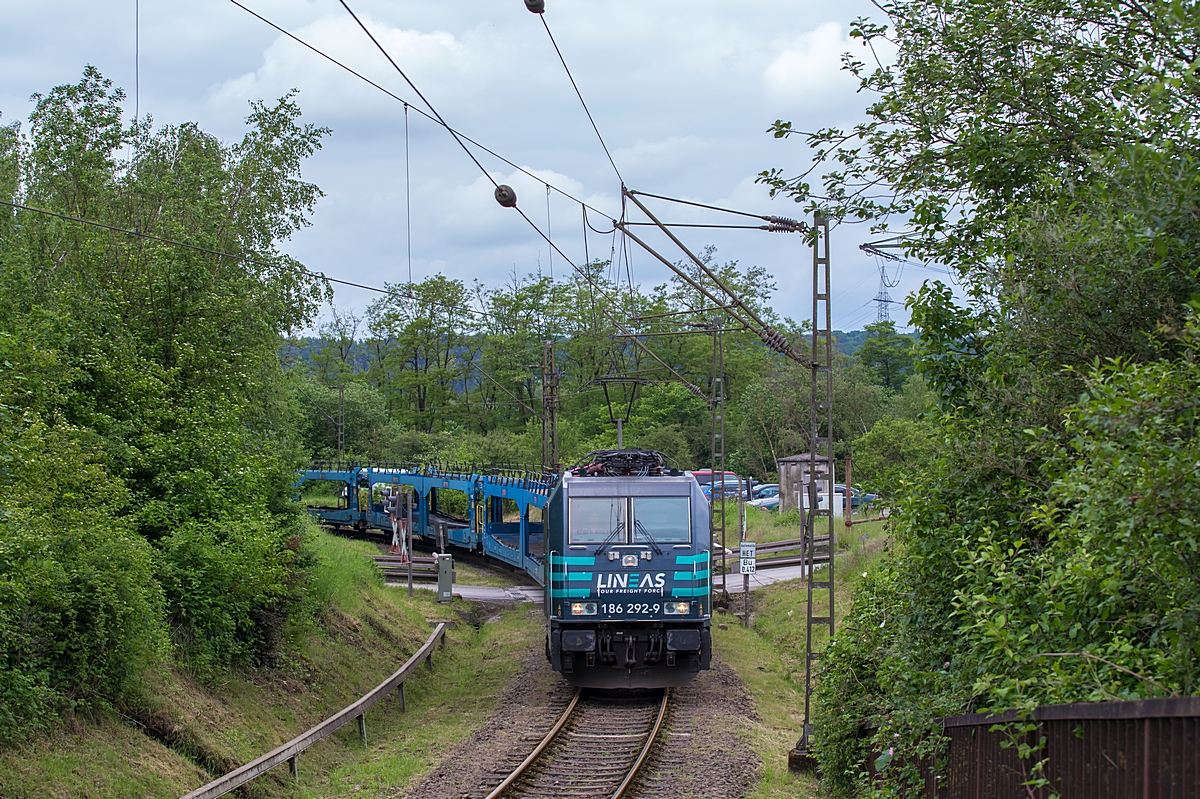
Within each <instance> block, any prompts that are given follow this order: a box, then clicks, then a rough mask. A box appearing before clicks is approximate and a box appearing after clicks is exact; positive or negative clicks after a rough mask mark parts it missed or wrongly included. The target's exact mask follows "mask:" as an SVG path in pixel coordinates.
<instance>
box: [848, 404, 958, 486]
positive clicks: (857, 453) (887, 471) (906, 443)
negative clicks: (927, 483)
mask: <svg viewBox="0 0 1200 799" xmlns="http://www.w3.org/2000/svg"><path fill="white" fill-rule="evenodd" d="M937 454H938V441H937V431H936V428H934V426H933V425H931V424H930V423H928V422H920V421H911V420H908V419H893V418H892V417H890V416H885V417H883V418H882V419H880V420H879V421H877V422H876V423H875V424H874V426H873V427H871V429H870V431H869V432H867V433H865V434H863V435H862V436H859V437H858V438H857V439H855V440H854V475H855V482H856V483H859V484H861V485H863V486H866V487H867V488H868V489H869V490H872V491H878V492H880V493H882V494H884V495H885V496H889V497H890V496H894V495H895V493H896V489H897V488H898V487H899V486H901V485H902V484H904V483H918V484H919V483H920V482H921V481H922V480H923V479H924V474H925V472H927V471H929V470H931V469H932V468H933V465H934V463H935V461H936V459H937Z"/></svg>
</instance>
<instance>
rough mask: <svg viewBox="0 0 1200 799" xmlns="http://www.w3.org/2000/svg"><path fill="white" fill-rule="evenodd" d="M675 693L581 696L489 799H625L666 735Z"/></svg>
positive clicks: (577, 694) (657, 692)
mask: <svg viewBox="0 0 1200 799" xmlns="http://www.w3.org/2000/svg"><path fill="white" fill-rule="evenodd" d="M669 702H670V689H665V690H662V691H656V692H654V693H653V694H652V695H650V696H649V697H646V698H640V697H639V698H624V697H622V698H614V697H607V696H599V695H585V694H583V693H582V692H577V693H576V694H575V696H574V697H573V698H572V699H571V702H570V704H568V706H567V708H566V710H564V711H563V713H562V715H561V716H560V717H559V718H558V720H557V721H556V722H555V724H554V725H553V726H552V727H551V728H550V730H549V732H547V734H546V735H545V736H544V737H543V738H542V739H541V741H540V742H539V743H538V745H537V746H536V747H535V748H534V750H533V752H532V753H530V755H529V756H528V757H527V758H525V760H524V761H523V762H522V763H521V764H520V765H518V766H517V767H516V768H515V769H513V770H512V771H511V772H510V773H509V774H508V775H506V776H505V777H504V778H503V779H502V780H501V781H500V784H499V785H497V786H495V787H494V788H493V789H492V790H491V791H490V793H488V794H487V795H486V799H501V798H502V797H503V799H542V798H543V797H545V798H546V799H549V798H550V797H555V798H557V797H564V798H566V797H569V798H570V799H620V797H622V796H625V795H626V794H627V791H628V789H629V788H630V786H631V785H632V784H633V782H634V780H635V779H636V778H637V776H638V772H639V770H640V769H641V768H642V766H643V765H644V764H645V762H646V760H647V759H648V757H649V755H650V750H651V749H652V748H653V747H654V742H655V740H656V739H657V738H658V736H659V733H660V731H661V730H662V725H663V720H664V718H665V717H666V715H667V706H668V704H669Z"/></svg>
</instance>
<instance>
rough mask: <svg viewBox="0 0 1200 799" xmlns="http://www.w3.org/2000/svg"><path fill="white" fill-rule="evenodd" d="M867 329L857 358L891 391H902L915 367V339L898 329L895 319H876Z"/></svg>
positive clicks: (856, 355)
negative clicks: (881, 320) (903, 334)
mask: <svg viewBox="0 0 1200 799" xmlns="http://www.w3.org/2000/svg"><path fill="white" fill-rule="evenodd" d="M866 331H867V335H866V338H864V339H863V343H862V345H861V346H860V347H859V348H858V351H857V352H855V353H854V360H855V362H857V363H861V364H863V365H865V366H866V367H867V368H868V369H870V370H871V371H872V372H873V373H874V374H875V377H876V379H877V380H878V381H879V384H880V385H881V386H883V387H884V388H885V389H887V390H888V391H892V392H894V391H899V390H900V388H901V387H902V386H903V385H904V381H905V380H907V379H908V376H909V375H911V374H912V371H913V342H912V339H911V338H910V337H908V336H902V335H900V334H899V333H897V332H896V324H895V323H894V322H875V323H874V324H870V325H867V326H866Z"/></svg>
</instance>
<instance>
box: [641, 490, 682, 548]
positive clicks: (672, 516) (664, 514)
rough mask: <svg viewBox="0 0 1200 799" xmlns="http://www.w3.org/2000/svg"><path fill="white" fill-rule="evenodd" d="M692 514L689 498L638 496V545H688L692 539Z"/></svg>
mask: <svg viewBox="0 0 1200 799" xmlns="http://www.w3.org/2000/svg"><path fill="white" fill-rule="evenodd" d="M691 521H692V514H691V509H690V507H689V505H688V498H687V497H634V499H633V530H634V534H633V540H634V543H635V544H640V543H645V542H651V541H653V542H657V543H659V544H687V543H689V542H691V540H692V525H691Z"/></svg>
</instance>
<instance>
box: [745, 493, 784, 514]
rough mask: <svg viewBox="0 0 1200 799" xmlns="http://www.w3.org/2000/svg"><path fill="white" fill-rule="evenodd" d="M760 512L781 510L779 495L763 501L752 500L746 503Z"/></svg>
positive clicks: (765, 498) (763, 498)
mask: <svg viewBox="0 0 1200 799" xmlns="http://www.w3.org/2000/svg"><path fill="white" fill-rule="evenodd" d="M746 504H747V505H751V506H753V507H755V508H758V509H759V510H779V495H778V494H776V495H775V496H773V497H762V498H761V499H752V500H750V501H749V502H747V503H746Z"/></svg>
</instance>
